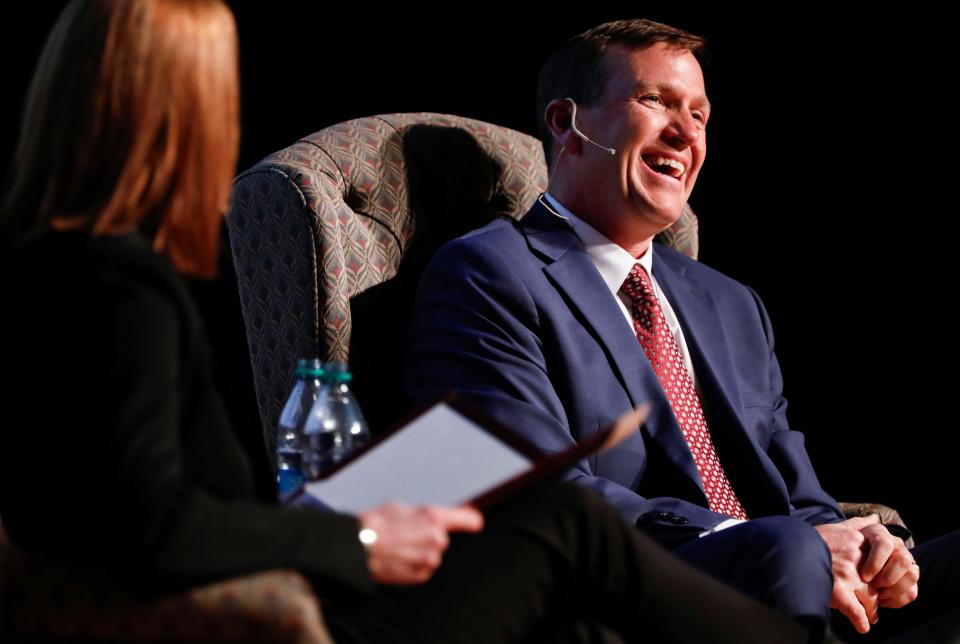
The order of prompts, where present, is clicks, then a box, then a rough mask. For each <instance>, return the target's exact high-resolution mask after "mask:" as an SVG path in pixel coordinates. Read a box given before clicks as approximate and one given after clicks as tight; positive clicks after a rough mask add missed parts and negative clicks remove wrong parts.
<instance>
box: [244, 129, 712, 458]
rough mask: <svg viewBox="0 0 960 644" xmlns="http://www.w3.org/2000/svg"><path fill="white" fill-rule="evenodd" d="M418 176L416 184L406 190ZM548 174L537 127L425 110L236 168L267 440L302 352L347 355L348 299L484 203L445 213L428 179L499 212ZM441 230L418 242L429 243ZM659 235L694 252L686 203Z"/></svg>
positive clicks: (249, 326) (511, 210) (526, 199)
mask: <svg viewBox="0 0 960 644" xmlns="http://www.w3.org/2000/svg"><path fill="white" fill-rule="evenodd" d="M444 133H447V134H448V136H444ZM437 146H439V147H441V148H445V149H444V150H442V151H441V152H440V153H439V155H437V154H434V152H433V151H432V150H431V148H436V147H437ZM478 154H479V156H481V157H484V158H485V159H486V162H487V163H488V167H489V168H491V169H492V172H491V173H490V176H489V177H488V179H489V180H490V182H491V185H489V186H487V187H488V188H490V189H489V191H488V192H485V186H484V185H482V184H483V182H482V181H481V182H480V185H476V184H469V182H468V183H467V185H460V182H459V180H458V178H457V177H458V176H463V175H466V174H470V173H472V172H475V171H476V168H477V167H478V165H477V163H478V161H477V159H476V158H474V157H476V156H477V155H478ZM482 165H483V164H482V162H480V166H482ZM414 166H416V167H417V168H418V169H416V168H415V167H414ZM433 172H437V173H441V174H442V175H443V176H444V178H443V179H441V180H440V182H439V183H438V182H436V181H434V182H433V184H432V185H430V183H429V179H428V177H427V176H426V175H429V174H431V173H433ZM418 177H419V178H420V179H422V180H423V181H421V188H420V189H419V192H417V191H416V190H414V191H411V181H412V180H414V181H416V180H417V178H418ZM424 182H426V183H424ZM546 185H547V171H546V163H545V161H544V156H543V148H542V146H541V144H540V142H539V141H538V140H537V139H535V138H533V137H531V136H528V135H526V134H522V133H520V132H517V131H514V130H511V129H508V128H505V127H500V126H497V125H492V124H489V123H484V122H482V121H477V120H473V119H468V118H462V117H457V116H449V115H442V114H431V113H416V114H387V115H380V116H371V117H367V118H360V119H355V120H352V121H347V122H344V123H340V124H337V125H334V126H331V127H328V128H325V129H323V130H320V131H319V132H315V133H314V134H311V135H309V136H307V137H305V138H303V139H301V140H299V141H297V142H296V143H294V144H293V145H291V146H289V147H287V148H285V149H283V150H280V151H279V152H276V153H274V154H272V155H270V156H268V157H267V158H265V159H263V160H262V161H260V162H259V163H257V164H256V165H255V166H253V167H252V168H250V169H249V170H247V171H245V172H243V173H242V174H240V175H239V176H238V177H237V179H236V181H235V184H234V192H233V202H232V206H231V209H230V212H229V214H228V216H227V220H226V221H227V227H228V230H229V232H230V240H231V248H232V252H233V257H234V262H235V264H236V271H237V279H238V285H239V292H240V301H241V307H242V310H243V316H244V322H245V325H246V331H247V341H248V344H249V349H250V358H251V362H252V368H253V375H254V381H255V383H254V384H255V388H256V392H257V402H258V404H259V408H260V416H261V421H262V424H263V430H264V439H265V442H266V444H267V449H268V450H270V451H271V452H272V449H273V446H274V427H275V424H276V422H277V419H278V418H279V415H280V411H281V408H282V406H283V403H284V401H285V399H286V396H287V395H288V393H289V391H290V388H291V387H292V373H293V368H294V366H295V364H296V361H297V359H298V358H300V357H319V358H321V359H323V360H325V361H348V360H349V358H350V355H349V348H350V342H351V332H352V329H353V326H354V325H353V324H352V317H353V316H352V315H351V299H352V298H354V297H355V296H357V295H358V294H360V293H363V292H364V291H367V290H368V289H370V288H371V287H373V286H376V285H378V284H381V283H383V282H385V281H386V280H391V278H393V277H394V276H396V275H397V273H398V270H399V269H400V268H401V261H404V262H405V263H409V262H408V261H407V258H408V256H409V255H410V251H411V249H412V248H416V247H417V244H414V243H413V242H414V239H415V237H414V235H415V233H416V234H417V238H418V239H420V238H422V237H424V236H425V235H426V234H427V233H425V231H424V229H425V228H430V227H432V226H438V227H443V226H446V225H447V224H449V223H450V222H451V221H453V222H456V221H457V220H458V219H460V218H461V217H462V216H463V213H465V212H472V213H476V211H477V210H478V208H477V205H476V204H472V205H471V204H468V205H466V206H464V207H456V208H452V207H451V206H450V204H449V203H448V204H447V205H445V206H443V207H444V208H446V211H445V212H442V213H439V214H438V213H437V212H436V209H437V208H438V207H439V206H438V205H437V204H431V203H430V198H431V196H432V195H431V193H432V192H433V191H437V190H439V191H440V192H443V191H447V192H449V193H451V194H453V195H454V196H455V193H456V192H457V190H460V189H463V190H467V191H473V192H478V191H479V193H480V194H481V196H482V197H483V198H485V199H486V200H487V204H486V206H487V207H488V210H489V212H490V213H491V214H498V215H507V216H511V217H515V218H516V217H520V216H522V215H523V214H524V213H525V212H526V211H527V210H528V209H529V207H530V206H531V205H532V204H533V202H534V200H535V199H536V198H537V195H539V194H540V193H541V192H542V191H543V190H544V189H545V187H546ZM430 208H433V209H434V211H435V212H434V215H433V216H432V217H426V216H425V215H424V212H423V211H424V210H425V209H430ZM418 223H419V224H420V228H421V229H420V230H419V231H418ZM480 223H482V217H481V219H480ZM456 229H457V228H456V226H453V227H451V228H450V230H456ZM460 232H465V231H463V230H462V229H461V231H460ZM439 241H442V240H440V239H437V240H436V241H435V242H431V244H430V245H426V244H421V246H420V248H421V249H423V248H426V249H427V250H430V249H432V246H433V245H434V244H435V243H439ZM661 241H664V242H665V243H668V244H669V245H671V246H674V247H676V248H679V249H680V250H682V251H683V252H685V253H687V254H688V255H690V256H693V257H695V256H696V252H697V225H696V217H695V216H694V215H693V213H692V211H690V210H689V209H688V208H685V210H684V214H683V217H682V218H681V219H680V221H678V222H677V224H676V225H675V226H674V227H673V228H671V229H670V230H669V231H666V233H665V234H664V235H663V239H662V240H661ZM412 283H414V284H415V278H414V279H413V280H412ZM357 381H358V383H359V381H360V379H359V377H358V380H357ZM394 393H395V392H393V393H391V395H394ZM361 402H364V400H363V398H361ZM367 402H368V406H369V401H367Z"/></svg>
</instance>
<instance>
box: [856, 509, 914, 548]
mask: <svg viewBox="0 0 960 644" xmlns="http://www.w3.org/2000/svg"><path fill="white" fill-rule="evenodd" d="M840 509H841V510H842V511H843V514H844V516H846V517H847V518H848V519H852V518H854V517H865V516H869V515H871V514H876V515H877V516H879V517H880V523H883V524H886V525H895V526H901V527H902V528H904V529H906V530H908V531H909V528H907V524H906V523H904V522H903V519H902V518H900V513H899V512H897V511H896V510H894V509H893V508H891V507H888V506H886V505H882V504H880V503H840ZM903 542H904V544H905V545H906V546H907V547H908V548H913V547H914V546H915V545H916V542H915V541H914V538H913V537H912V536H910V537H909V538H907V539H904V541H903Z"/></svg>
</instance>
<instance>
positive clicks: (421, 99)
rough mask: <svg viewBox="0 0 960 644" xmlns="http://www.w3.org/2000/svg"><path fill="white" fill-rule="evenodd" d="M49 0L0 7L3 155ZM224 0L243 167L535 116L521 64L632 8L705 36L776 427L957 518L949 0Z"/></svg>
mask: <svg viewBox="0 0 960 644" xmlns="http://www.w3.org/2000/svg"><path fill="white" fill-rule="evenodd" d="M37 4H39V3H37ZM60 4H61V3H59V2H55V3H54V2H52V3H49V4H39V6H35V7H33V8H32V9H31V11H30V13H29V15H24V13H23V10H22V9H18V10H16V11H15V10H12V9H5V10H4V13H6V14H7V16H6V17H5V18H4V20H3V22H2V26H0V37H2V38H0V39H2V42H0V55H2V60H3V61H4V62H5V65H4V67H5V78H6V83H5V86H6V91H5V92H4V94H5V101H4V102H5V107H6V109H7V110H9V114H8V115H7V118H5V119H3V120H2V128H0V148H2V150H3V152H4V154H3V159H4V161H3V163H4V164H6V163H7V159H9V151H10V149H11V147H12V143H13V140H14V139H15V136H16V132H17V127H18V124H17V119H16V116H15V115H16V114H17V113H18V111H19V109H20V104H21V101H22V96H23V92H24V88H25V87H26V84H27V81H28V79H29V75H30V73H31V71H32V66H33V64H34V62H35V60H36V57H37V54H38V52H39V50H40V47H41V45H42V41H43V38H44V36H45V33H46V31H47V29H48V28H49V26H50V25H51V24H52V22H53V20H54V17H55V15H56V13H57V9H58V7H59V6H60ZM233 6H234V9H235V12H236V15H237V21H238V25H239V30H240V41H241V73H242V82H243V128H244V129H243V143H242V151H241V162H240V166H241V168H245V167H248V166H249V165H251V164H253V163H254V162H256V161H257V160H258V159H259V158H261V157H263V156H265V155H266V154H268V153H270V152H272V151H274V150H276V149H279V148H281V147H284V146H286V145H288V144H290V143H292V142H293V141H294V140H296V138H297V137H299V136H302V135H304V134H307V133H309V132H312V131H314V130H317V129H320V128H322V127H325V126H327V125H330V124H333V123H336V122H339V121H342V120H346V119H350V118H354V117H357V116H364V115H369V114H377V113H387V112H403V111H435V112H448V113H453V114H459V115H464V116H470V117H474V118H479V119H482V120H487V121H490V122H494V123H498V124H502V125H507V126H510V127H513V128H515V129H518V130H522V131H526V132H530V133H534V132H535V130H536V120H535V114H534V110H533V94H534V83H535V76H536V71H537V69H538V67H539V65H540V63H541V62H542V60H543V57H544V56H545V54H546V53H547V52H548V51H549V50H550V49H551V48H553V47H555V46H556V45H558V44H559V43H560V42H561V41H562V40H563V39H565V38H566V37H568V36H570V35H572V34H574V33H577V32H579V31H582V30H583V29H585V28H587V27H589V26H591V25H593V24H596V23H598V22H602V21H604V20H609V19H614V18H620V17H626V16H630V15H646V16H648V17H651V18H654V19H658V20H662V21H665V22H669V23H672V24H675V25H677V26H680V27H684V28H687V29H689V30H691V31H693V32H696V33H700V34H703V35H705V36H706V37H707V38H708V40H709V41H710V43H711V51H712V63H711V66H710V67H709V68H708V69H707V72H706V73H707V83H708V92H709V94H710V97H711V100H712V102H713V104H714V113H713V116H712V118H711V124H710V130H709V137H710V146H709V154H708V158H707V162H706V165H705V167H704V170H703V171H702V172H701V175H700V181H699V185H698V187H697V189H696V191H695V194H694V196H693V199H692V203H693V206H694V208H695V209H696V210H697V211H698V212H699V213H700V215H701V231H702V236H701V237H702V257H701V259H702V260H703V261H704V262H706V263H708V264H710V265H712V266H714V267H716V268H718V269H720V270H722V271H724V272H726V273H728V274H730V275H732V276H733V277H735V278H737V279H739V280H741V281H743V282H745V283H747V284H749V285H751V286H753V287H754V288H755V289H756V290H757V291H758V292H759V293H760V295H761V296H762V297H763V299H764V301H765V303H766V305H767V307H768V309H769V312H770V315H771V318H772V320H773V323H774V328H775V330H776V332H777V351H778V355H779V357H780V362H781V366H782V368H783V372H784V376H785V381H786V392H785V393H786V396H787V398H788V399H789V400H790V401H791V404H790V418H791V422H792V424H793V426H794V427H795V428H797V429H801V430H803V431H804V432H805V433H806V435H807V443H808V445H809V448H810V452H811V454H812V456H813V460H814V463H815V465H816V466H817V468H818V470H819V472H820V476H821V480H822V482H823V483H824V486H825V487H826V488H827V489H828V490H830V491H831V492H832V493H833V494H834V495H835V496H837V497H838V498H842V499H849V500H863V499H870V500H877V501H882V502H885V503H888V504H891V505H894V506H896V507H898V508H899V509H900V510H901V511H902V513H903V514H904V516H905V518H906V519H907V520H908V522H909V523H911V524H912V525H913V527H914V528H915V530H916V531H917V532H918V536H920V537H921V538H923V537H930V536H932V535H933V534H935V533H938V532H941V531H944V530H946V529H955V528H957V527H958V525H960V523H958V518H957V515H958V510H960V507H958V506H960V503H958V501H957V498H958V497H957V494H958V490H960V486H958V485H957V482H956V477H957V468H956V467H955V465H954V462H955V459H954V457H953V456H952V454H951V453H950V450H949V446H950V444H951V443H953V442H956V441H955V440H954V435H955V434H956V433H957V422H956V420H955V416H956V413H955V405H954V402H955V400H956V398H957V394H956V392H955V390H954V383H955V382H956V376H955V372H956V367H955V361H956V353H957V351H956V341H955V339H954V333H953V331H954V329H955V327H956V313H955V312H954V309H953V306H952V304H953V302H952V298H953V292H954V289H953V287H952V283H953V280H954V270H953V266H952V262H951V256H952V254H953V249H952V248H951V242H952V235H951V232H952V229H951V224H952V221H950V219H949V218H948V215H947V213H948V212H950V211H951V210H948V208H947V193H948V191H949V190H950V189H951V187H952V186H951V179H952V177H951V176H950V173H951V171H952V170H953V169H954V168H955V166H956V164H955V162H954V161H953V159H952V155H951V154H950V153H951V151H952V150H951V146H952V141H951V138H952V132H951V127H950V126H952V125H953V124H954V123H955V122H956V120H957V116H956V109H955V108H954V107H953V106H952V102H953V99H951V98H950V95H949V92H950V90H951V89H952V87H951V85H952V82H951V81H952V79H953V74H951V73H949V71H950V70H949V69H948V68H949V65H950V62H952V58H955V57H951V56H949V55H947V54H945V53H944V51H943V50H945V49H946V48H948V47H949V45H950V37H949V35H944V34H942V33H940V25H941V23H943V21H944V18H943V17H941V16H937V15H933V14H924V15H921V13H920V12H919V11H917V10H916V9H913V10H911V11H909V12H905V11H903V10H902V9H888V10H885V11H884V12H877V10H876V9H873V8H871V9H870V10H869V11H867V10H865V9H864V10H849V11H848V13H845V14H838V13H837V11H836V8H835V7H829V6H820V7H810V6H809V5H803V6H802V7H800V6H797V7H793V8H791V7H789V6H783V5H781V6H779V8H778V9H777V10H776V11H775V12H774V11H773V10H770V9H767V10H759V11H756V10H754V11H750V12H748V11H746V10H741V9H730V8H725V9H724V11H722V12H720V11H718V10H712V11H706V12H700V11H693V10H688V11H683V12H681V11H676V10H673V11H661V10H654V9H652V8H650V9H649V10H647V9H648V8H647V7H644V6H640V5H631V7H630V8H629V9H625V8H623V5H617V4H614V3H609V2H592V3H588V5H587V7H586V8H585V9H583V10H580V11H572V10H560V9H559V5H557V6H555V7H551V8H549V9H542V10H545V11H546V12H547V13H546V14H545V15H544V17H543V18H542V19H535V18H532V17H528V18H520V17H516V16H513V15H512V12H511V7H510V6H492V5H489V4H486V5H483V8H482V9H471V8H463V7H464V5H451V7H452V8H451V9H449V10H447V11H446V12H443V13H438V12H436V11H435V10H431V11H426V10H417V9H411V8H405V9H404V10H400V9H395V10H382V9H374V8H373V6H364V4H363V3H360V2H358V3H353V4H352V5H351V6H350V8H347V9H342V10H339V11H337V12H334V13H330V12H329V11H327V10H325V9H324V8H323V6H322V5H321V3H306V2H303V3H295V2H272V3H260V2H256V3H255V2H250V3H242V2H236V3H233ZM229 286H230V284H226V285H220V286H217V287H209V288H206V289H205V290H202V291H201V297H203V298H205V301H204V302H202V305H203V306H204V308H205V310H207V311H208V314H209V315H212V316H214V318H215V320H214V322H213V324H215V325H216V326H217V328H218V335H219V336H220V337H219V340H218V342H219V345H220V347H221V351H222V353H224V354H225V355H229V356H233V358H232V359H234V360H236V359H238V358H242V357H245V355H244V353H243V352H244V351H245V345H244V344H243V339H242V328H241V327H240V326H239V321H238V318H239V310H237V309H236V308H235V306H236V305H235V295H233V294H231V293H230V289H229ZM241 362H242V360H241ZM228 371H229V370H228ZM224 380H225V383H224V384H225V385H226V386H227V387H228V389H230V388H232V389H233V392H234V393H233V397H234V399H235V400H234V401H233V402H232V404H233V405H234V408H235V409H238V410H244V409H245V410H246V413H247V414H248V415H252V414H255V406H254V403H253V402H252V401H251V400H249V399H247V398H245V393H244V392H245V391H247V389H246V387H248V384H247V383H245V382H243V383H233V384H231V383H229V382H226V381H227V380H229V378H227V377H226V376H224ZM251 410H253V411H252V413H251ZM241 415H243V414H241ZM252 426H253V427H254V428H255V427H256V423H255V422H254V423H252Z"/></svg>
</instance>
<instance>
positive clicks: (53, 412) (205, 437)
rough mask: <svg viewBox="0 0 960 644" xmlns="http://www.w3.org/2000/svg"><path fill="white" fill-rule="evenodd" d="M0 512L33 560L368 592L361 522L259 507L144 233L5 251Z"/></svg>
mask: <svg viewBox="0 0 960 644" xmlns="http://www.w3.org/2000/svg"><path fill="white" fill-rule="evenodd" d="M4 255H5V256H4V258H3V261H2V262H0V263H2V265H3V272H2V277H0V280H2V282H3V283H4V284H5V286H4V287H3V290H2V291H0V292H2V293H3V297H4V298H5V300H6V306H5V307H4V308H5V311H6V313H5V315H4V316H3V317H4V322H3V326H4V327H5V331H4V332H3V334H2V345H3V357H4V359H3V365H4V368H5V369H6V371H7V376H8V378H7V380H8V381H12V384H11V385H8V386H7V387H5V388H4V389H3V390H2V394H0V396H2V401H3V403H2V405H3V406H2V409H3V413H4V416H5V417H6V418H7V422H6V423H4V426H3V428H2V430H0V431H2V433H0V515H2V516H3V520H4V523H5V524H6V526H7V529H8V532H9V534H10V536H11V539H12V540H13V542H14V543H15V544H17V545H18V546H20V547H22V548H27V549H30V548H33V549H38V550H42V551H45V552H46V553H48V554H51V555H56V556H61V557H64V558H67V559H74V560H78V561H81V562H86V563H94V564H96V565H98V566H101V565H105V566H106V567H108V568H109V569H110V570H113V571H114V572H116V573H118V574H121V575H123V576H124V577H126V578H127V579H128V580H131V581H135V582H138V583H140V584H144V585H149V586H154V587H155V586H156V585H158V584H162V585H169V584H172V585H180V584H192V583H197V582H203V581H209V580H215V579H220V578H224V577H228V576H231V575H236V574H241V573H247V572H251V571H256V570H261V569H267V568H274V567H292V568H296V569H298V570H300V571H302V572H303V573H305V574H307V575H308V576H309V577H310V578H311V579H312V580H313V581H314V583H315V584H316V585H318V587H319V588H320V589H321V591H322V590H323V589H325V588H328V587H333V588H339V589H343V588H345V587H346V588H352V589H357V590H369V589H371V588H372V586H373V584H372V581H371V579H370V576H369V573H368V571H367V566H366V557H365V555H364V552H363V549H362V547H361V545H360V544H359V542H358V540H357V529H358V528H357V521H356V519H355V518H353V517H349V516H343V515H337V514H326V513H321V512H316V511H308V510H292V509H283V508H278V507H271V506H268V505H264V504H259V503H257V502H255V501H254V500H253V484H252V478H251V475H250V468H249V465H248V463H247V461H246V459H245V457H244V455H243V452H242V451H241V449H240V447H239V445H238V442H237V440H236V438H235V436H234V434H233V432H232V431H231V428H230V425H229V423H228V420H227V416H226V413H225V410H224V408H223V405H222V403H221V401H220V398H219V397H218V395H217V392H216V387H215V383H214V382H213V381H212V377H211V370H210V366H209V358H208V353H209V351H208V347H207V343H206V340H205V338H204V333H203V330H202V327H201V322H200V318H199V315H198V313H197V310H196V307H195V305H194V303H193V302H192V301H191V299H190V297H189V295H188V293H187V290H186V287H185V285H184V283H183V281H182V280H181V278H180V277H179V276H178V275H177V274H176V272H175V271H174V269H173V267H172V266H171V265H170V263H169V262H168V261H167V260H166V259H165V258H164V257H162V256H160V255H158V254H157V253H155V252H154V251H153V250H152V248H151V247H150V245H149V243H148V242H147V241H146V240H145V239H144V238H142V237H140V236H138V235H135V234H130V235H123V236H106V237H100V238H96V239H91V238H89V237H88V236H87V235H86V234H82V233H56V234H49V235H47V236H46V237H45V238H43V239H41V240H40V241H38V242H34V243H32V244H30V245H29V246H27V247H25V248H22V249H18V250H16V251H14V252H5V253H4Z"/></svg>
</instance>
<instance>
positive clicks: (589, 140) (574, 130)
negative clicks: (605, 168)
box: [564, 96, 617, 156]
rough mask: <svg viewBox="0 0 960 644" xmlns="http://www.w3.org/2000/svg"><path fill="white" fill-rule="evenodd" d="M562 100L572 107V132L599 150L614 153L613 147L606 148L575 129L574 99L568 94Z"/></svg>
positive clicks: (575, 108)
mask: <svg viewBox="0 0 960 644" xmlns="http://www.w3.org/2000/svg"><path fill="white" fill-rule="evenodd" d="M564 100H566V101H570V105H571V106H572V108H573V111H572V113H571V114H570V129H571V130H573V133H574V134H576V135H577V136H579V137H580V138H581V139H583V140H584V141H586V142H587V143H593V144H594V145H595V146H597V147H598V148H600V149H601V150H604V151H606V152H609V153H610V156H613V155H614V154H616V153H617V151H616V150H614V149H613V148H607V147H604V146H602V145H600V144H599V143H597V142H596V141H594V140H593V139H591V138H590V137H589V136H587V135H586V134H584V133H583V132H581V131H580V130H578V129H577V102H576V101H575V100H573V99H572V98H570V97H569V96H568V97H567V98H565V99H564Z"/></svg>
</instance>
